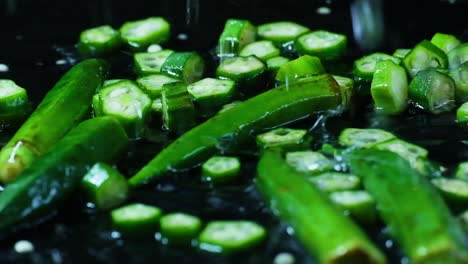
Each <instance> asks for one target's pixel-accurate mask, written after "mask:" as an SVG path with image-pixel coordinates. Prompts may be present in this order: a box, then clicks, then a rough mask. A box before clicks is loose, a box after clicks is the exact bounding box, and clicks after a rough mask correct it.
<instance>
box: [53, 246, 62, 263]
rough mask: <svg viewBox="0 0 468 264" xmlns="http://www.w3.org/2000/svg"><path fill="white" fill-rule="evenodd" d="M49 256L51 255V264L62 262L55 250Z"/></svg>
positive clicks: (58, 252) (60, 256)
mask: <svg viewBox="0 0 468 264" xmlns="http://www.w3.org/2000/svg"><path fill="white" fill-rule="evenodd" d="M50 254H51V255H52V261H53V263H57V264H59V263H62V262H63V259H62V255H61V254H60V251H58V250H57V249H53V250H52V251H51V252H50Z"/></svg>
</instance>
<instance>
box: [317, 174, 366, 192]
mask: <svg viewBox="0 0 468 264" xmlns="http://www.w3.org/2000/svg"><path fill="white" fill-rule="evenodd" d="M308 180H309V181H310V182H311V183H312V184H314V185H315V186H316V187H317V188H318V189H319V190H321V191H323V192H327V193H331V192H338V191H350V190H357V189H359V188H360V187H361V180H360V179H359V177H357V176H355V175H352V174H346V173H341V172H334V171H332V172H324V173H322V174H319V175H317V176H316V177H311V178H308Z"/></svg>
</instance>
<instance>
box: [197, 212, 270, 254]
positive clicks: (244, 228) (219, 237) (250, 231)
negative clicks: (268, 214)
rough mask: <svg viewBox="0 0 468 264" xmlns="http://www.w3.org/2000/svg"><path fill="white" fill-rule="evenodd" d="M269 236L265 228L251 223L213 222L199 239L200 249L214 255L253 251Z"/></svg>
mask: <svg viewBox="0 0 468 264" xmlns="http://www.w3.org/2000/svg"><path fill="white" fill-rule="evenodd" d="M266 236H267V233H266V230H265V228H264V227H263V226H261V225H259V224H257V223H255V222H251V221H243V220H240V221H232V220H231V221H226V220H225V221H212V222H209V223H208V224H207V225H206V227H205V228H204V229H203V231H202V232H201V234H200V236H199V237H198V241H199V243H200V244H199V247H200V249H202V250H206V251H209V252H212V253H222V254H229V253H235V252H240V251H244V250H247V249H251V248H253V247H255V246H257V245H259V244H261V243H262V242H263V241H264V240H265V238H266Z"/></svg>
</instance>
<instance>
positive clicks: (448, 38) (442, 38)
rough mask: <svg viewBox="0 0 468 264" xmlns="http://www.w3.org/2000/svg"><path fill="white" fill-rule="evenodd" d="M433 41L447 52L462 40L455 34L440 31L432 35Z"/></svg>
mask: <svg viewBox="0 0 468 264" xmlns="http://www.w3.org/2000/svg"><path fill="white" fill-rule="evenodd" d="M431 42H432V44H434V45H435V46H437V47H438V48H439V49H441V50H443V51H444V52H445V53H448V52H449V51H451V50H452V49H453V48H455V47H457V46H458V45H460V43H461V41H460V40H459V39H458V38H457V37H455V36H454V35H450V34H444V33H440V32H437V33H435V34H434V36H432V39H431Z"/></svg>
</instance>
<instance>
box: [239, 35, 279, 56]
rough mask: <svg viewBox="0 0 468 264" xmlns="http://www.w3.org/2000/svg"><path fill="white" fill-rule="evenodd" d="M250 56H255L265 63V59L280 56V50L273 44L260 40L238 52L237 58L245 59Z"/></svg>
mask: <svg viewBox="0 0 468 264" xmlns="http://www.w3.org/2000/svg"><path fill="white" fill-rule="evenodd" d="M250 55H255V56H257V57H258V58H259V59H260V60H262V61H266V60H267V59H270V58H273V57H276V56H279V55H280V50H279V49H278V48H277V47H275V45H274V44H273V42H271V41H269V40H260V41H255V42H252V43H249V44H247V45H245V47H244V48H243V49H242V50H241V51H240V53H239V56H242V57H247V56H250Z"/></svg>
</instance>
